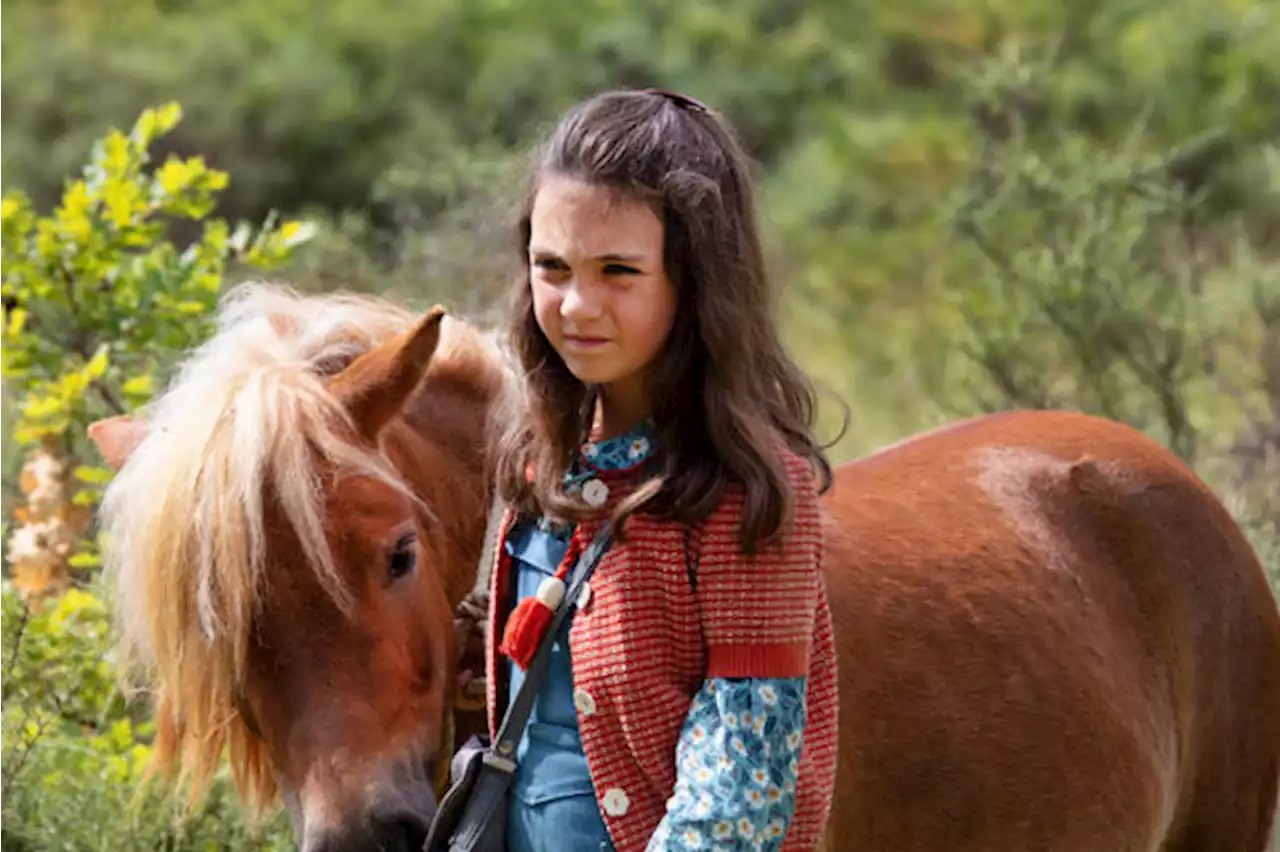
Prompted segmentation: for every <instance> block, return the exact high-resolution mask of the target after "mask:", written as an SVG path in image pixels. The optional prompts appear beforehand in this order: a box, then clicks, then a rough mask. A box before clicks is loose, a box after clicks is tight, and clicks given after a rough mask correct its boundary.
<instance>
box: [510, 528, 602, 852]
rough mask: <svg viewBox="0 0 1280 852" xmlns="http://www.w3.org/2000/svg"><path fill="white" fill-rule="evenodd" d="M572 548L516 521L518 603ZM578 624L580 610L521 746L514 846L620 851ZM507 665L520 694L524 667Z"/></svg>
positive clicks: (559, 640)
mask: <svg viewBox="0 0 1280 852" xmlns="http://www.w3.org/2000/svg"><path fill="white" fill-rule="evenodd" d="M567 548H568V541H567V538H560V537H558V536H557V535H556V534H555V533H552V532H550V531H548V530H546V529H543V528H541V527H540V525H538V524H534V523H523V524H518V525H517V526H516V528H515V529H514V530H513V531H512V533H511V535H510V536H509V537H508V538H507V541H506V550H507V553H509V554H510V555H511V556H512V560H513V561H512V568H513V570H514V571H515V573H516V580H515V583H516V599H517V601H518V600H521V599H523V598H526V597H529V596H531V595H533V594H534V593H535V592H537V590H538V584H539V583H541V582H542V580H543V579H545V578H546V577H548V576H550V575H552V574H554V573H555V570H556V567H557V566H558V565H559V564H560V560H561V559H562V558H563V557H564V554H565V550H566V549H567ZM571 624H572V615H570V617H569V619H568V620H566V621H565V624H564V627H563V629H562V631H561V633H560V635H559V636H557V637H556V642H555V644H554V645H553V646H552V651H551V666H550V668H549V669H548V670H547V676H546V680H545V681H543V684H542V688H541V690H539V692H538V697H537V700H536V702H535V703H534V706H533V712H532V713H531V714H530V716H529V725H528V727H527V728H526V729H525V732H524V737H523V738H522V739H521V741H520V746H519V749H518V751H517V756H518V760H519V768H518V770H517V771H516V778H515V785H514V789H513V793H514V795H512V796H511V799H510V802H511V805H510V809H509V810H508V819H507V849H508V852H613V845H612V843H610V841H609V831H608V829H606V828H605V825H604V818H603V817H602V816H601V815H600V808H599V805H598V804H597V803H596V793H595V788H594V787H593V786H592V784H591V774H590V772H589V771H588V769H587V758H586V755H584V754H583V751H582V740H581V739H580V738H579V736H578V714H577V711H576V710H575V709H574V706H573V671H572V667H571V665H570V659H569V639H568V637H569V627H570V625H571ZM507 666H508V676H509V678H510V693H509V694H511V695H514V694H515V692H516V690H518V689H519V688H520V684H521V683H522V682H523V681H524V672H523V671H521V670H520V668H519V667H518V666H516V665H515V664H513V663H511V662H510V661H507Z"/></svg>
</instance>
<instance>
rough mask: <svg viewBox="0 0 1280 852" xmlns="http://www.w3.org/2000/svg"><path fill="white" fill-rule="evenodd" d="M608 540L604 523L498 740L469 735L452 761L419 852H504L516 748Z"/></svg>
mask: <svg viewBox="0 0 1280 852" xmlns="http://www.w3.org/2000/svg"><path fill="white" fill-rule="evenodd" d="M612 541H613V534H612V528H611V526H610V524H609V522H608V521H605V522H604V523H603V524H601V525H600V530H599V531H598V532H597V533H596V537H595V538H594V539H593V540H592V542H591V544H590V545H589V546H588V547H587V549H586V550H585V551H583V554H582V556H581V557H580V558H579V559H578V564H577V565H576V566H575V567H574V572H575V573H574V576H573V580H572V583H571V584H570V585H569V588H568V589H567V590H566V592H565V596H564V600H563V601H561V603H560V606H559V607H558V608H557V609H556V612H555V616H554V617H553V618H552V620H551V624H550V626H549V627H548V629H547V632H546V634H545V635H544V636H543V637H542V641H541V642H540V643H539V645H538V650H537V652H536V653H535V654H534V655H533V660H531V661H530V663H529V671H528V672H527V674H526V675H525V679H524V682H523V683H521V684H520V689H519V690H518V691H517V692H516V696H515V699H514V700H513V701H512V702H511V705H510V706H509V707H508V708H507V714H506V716H505V717H503V719H502V725H501V726H500V727H499V728H498V736H497V741H496V742H495V743H493V744H489V743H487V742H485V741H484V740H483V739H481V738H479V737H472V738H471V739H469V740H467V742H466V744H465V745H464V746H463V747H462V748H461V749H460V750H459V752H458V754H457V755H456V756H455V757H454V758H453V772H452V773H451V778H452V780H453V783H452V784H451V785H450V786H449V790H448V791H447V792H446V793H445V794H444V797H443V798H442V799H441V800H440V807H439V808H438V809H437V810H436V816H435V819H433V820H432V821H431V829H430V830H429V831H428V832H427V840H426V843H425V844H423V847H422V848H423V852H506V849H507V837H506V835H507V799H508V796H509V794H510V791H511V781H512V779H513V778H515V773H516V747H517V746H519V745H520V738H521V736H523V735H524V728H525V725H526V724H527V723H528V721H529V714H530V713H531V712H532V711H533V702H534V699H535V698H536V697H537V694H538V689H539V688H540V687H541V686H542V681H543V679H544V678H545V677H546V674H547V667H548V666H549V665H550V663H551V646H552V645H553V644H554V643H555V637H556V636H557V635H558V634H559V633H560V628H561V627H563V626H564V622H565V619H567V618H568V617H569V613H570V612H571V611H572V609H573V607H574V605H575V604H576V602H577V600H578V595H579V594H580V593H581V592H582V584H583V583H585V582H586V581H587V578H588V577H590V576H591V573H592V572H593V571H595V569H596V565H597V564H599V562H600V558H601V557H602V556H604V553H605V551H606V550H608V549H609V545H610V544H611V543H612Z"/></svg>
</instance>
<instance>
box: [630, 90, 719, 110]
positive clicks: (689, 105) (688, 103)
mask: <svg viewBox="0 0 1280 852" xmlns="http://www.w3.org/2000/svg"><path fill="white" fill-rule="evenodd" d="M645 91H646V92H648V93H649V94H651V95H661V96H662V97H664V98H666V99H667V100H669V101H671V102H672V103H674V104H676V105H677V106H681V107H684V108H685V109H688V110H693V111H694V112H702V113H709V112H711V110H710V109H708V108H707V105H706V104H704V103H703V102H702V101H700V100H698V99H697V98H691V97H689V96H688V95H682V94H680V93H679V92H672V91H669V90H667V89H645Z"/></svg>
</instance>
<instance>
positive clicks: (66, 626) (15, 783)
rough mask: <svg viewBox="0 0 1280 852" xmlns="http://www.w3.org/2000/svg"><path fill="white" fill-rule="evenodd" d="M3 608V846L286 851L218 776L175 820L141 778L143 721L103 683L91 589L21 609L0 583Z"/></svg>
mask: <svg viewBox="0 0 1280 852" xmlns="http://www.w3.org/2000/svg"><path fill="white" fill-rule="evenodd" d="M3 607H4V615H3V631H4V648H5V653H4V681H3V692H4V720H3V764H2V765H3V770H2V777H3V781H2V782H0V783H2V785H3V795H4V823H3V843H4V846H5V848H6V849H29V850H30V849H75V850H104V851H105V850H126V849H136V850H154V849H168V850H183V849H191V850H196V849H200V850H211V849H219V850H220V849H228V850H231V849H286V848H289V846H288V845H287V841H288V834H287V833H286V826H285V825H283V824H282V823H281V821H279V820H277V821H276V822H274V823H272V824H271V825H268V826H264V827H262V828H260V829H258V830H255V831H250V830H248V829H246V828H245V827H244V826H243V825H242V820H241V818H240V815H239V814H238V813H237V812H236V810H235V808H234V805H233V800H232V798H231V789H230V783H229V779H227V778H219V779H218V783H217V784H216V785H215V789H214V790H213V792H212V795H211V797H210V800H209V805H208V806H207V807H206V808H205V809H203V810H202V812H201V813H200V814H199V815H197V816H195V817H188V818H185V819H183V818H181V817H180V816H179V814H178V812H177V810H176V809H175V808H174V806H173V803H172V802H169V801H167V800H166V798H165V797H164V796H162V795H161V794H160V793H159V792H158V791H157V789H156V788H154V787H150V786H146V785H145V784H144V779H145V774H146V769H147V764H148V760H149V758H150V747H149V745H148V742H149V739H150V735H151V731H150V724H149V723H147V722H140V721H138V718H139V717H138V712H137V711H136V710H135V709H133V708H130V707H129V706H128V705H127V704H126V703H125V701H123V700H122V698H121V696H120V695H119V693H118V692H117V691H116V689H115V682H114V675H113V673H112V670H111V665H110V662H109V650H110V647H109V641H110V639H109V637H110V631H109V626H108V623H107V614H106V611H105V608H104V607H103V605H102V603H101V601H100V599H99V597H97V596H95V595H94V594H92V593H91V592H89V591H87V590H81V589H72V590H71V591H68V592H67V593H66V594H64V595H63V596H62V597H61V598H59V599H58V601H57V603H56V605H55V606H53V607H51V608H49V609H47V610H46V611H44V612H32V611H30V610H28V609H27V608H26V607H25V606H24V604H23V603H22V601H21V599H20V598H19V596H18V595H17V594H16V593H15V592H14V590H13V589H12V587H11V586H10V585H9V584H7V583H6V584H5V585H4V588H3ZM10 844H12V846H11V845H10Z"/></svg>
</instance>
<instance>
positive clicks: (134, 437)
mask: <svg viewBox="0 0 1280 852" xmlns="http://www.w3.org/2000/svg"><path fill="white" fill-rule="evenodd" d="M147 431H148V427H147V422H146V421H145V420H134V419H133V418H132V417H130V416H129V415H127V414H121V415H120V416H119V417H109V418H107V419H106V420H98V421H96V422H94V423H92V424H90V425H89V438H90V440H92V441H93V443H95V444H97V446H98V452H100V453H102V458H103V459H104V460H105V461H106V463H107V467H109V468H111V469H112V470H119V469H120V468H122V467H124V463H125V462H127V461H128V460H129V456H131V455H132V454H133V451H134V450H136V449H137V448H138V445H139V444H141V443H142V440H143V439H144V438H146V437H147Z"/></svg>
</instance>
